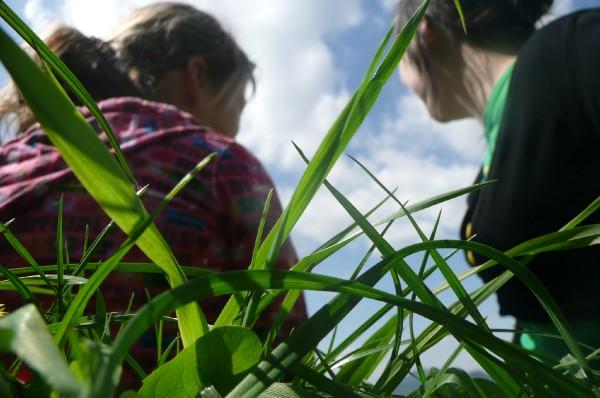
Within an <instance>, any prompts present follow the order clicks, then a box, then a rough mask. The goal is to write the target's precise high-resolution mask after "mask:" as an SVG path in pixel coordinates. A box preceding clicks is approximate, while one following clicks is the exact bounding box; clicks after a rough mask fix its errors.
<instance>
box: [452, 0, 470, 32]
mask: <svg viewBox="0 0 600 398" xmlns="http://www.w3.org/2000/svg"><path fill="white" fill-rule="evenodd" d="M454 6H455V7H456V11H458V16H459V17H460V23H461V25H462V28H463V31H464V32H465V35H466V34H467V21H466V20H465V13H464V12H463V8H462V6H461V5H460V0H454Z"/></svg>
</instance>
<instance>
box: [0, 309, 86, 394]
mask: <svg viewBox="0 0 600 398" xmlns="http://www.w3.org/2000/svg"><path fill="white" fill-rule="evenodd" d="M0 351H3V352H7V351H11V352H13V353H14V354H15V355H17V356H18V357H19V358H21V359H22V360H23V361H24V362H25V363H26V364H27V365H28V366H29V367H30V368H31V369H33V370H35V371H36V372H38V373H39V374H40V375H41V376H42V377H43V378H44V380H45V382H46V383H48V384H49V385H50V386H51V387H52V388H53V389H55V390H56V391H58V392H59V393H61V394H63V395H64V396H67V397H80V396H83V394H84V392H85V389H84V386H83V385H82V384H81V383H79V381H77V379H76V378H75V376H74V375H73V373H71V371H70V370H69V366H68V365H67V361H66V360H65V358H64V356H63V355H62V354H61V353H60V352H59V351H58V348H57V347H56V345H55V343H54V341H53V340H52V336H51V335H50V332H49V331H48V328H47V327H46V323H45V322H44V319H43V318H42V317H41V315H40V313H39V312H38V310H37V309H36V308H35V306H34V305H31V304H28V305H25V306H23V307H21V308H19V309H18V310H16V311H15V312H13V313H11V314H10V315H7V316H6V317H4V318H0Z"/></svg>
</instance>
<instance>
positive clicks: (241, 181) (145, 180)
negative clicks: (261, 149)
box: [0, 97, 306, 328]
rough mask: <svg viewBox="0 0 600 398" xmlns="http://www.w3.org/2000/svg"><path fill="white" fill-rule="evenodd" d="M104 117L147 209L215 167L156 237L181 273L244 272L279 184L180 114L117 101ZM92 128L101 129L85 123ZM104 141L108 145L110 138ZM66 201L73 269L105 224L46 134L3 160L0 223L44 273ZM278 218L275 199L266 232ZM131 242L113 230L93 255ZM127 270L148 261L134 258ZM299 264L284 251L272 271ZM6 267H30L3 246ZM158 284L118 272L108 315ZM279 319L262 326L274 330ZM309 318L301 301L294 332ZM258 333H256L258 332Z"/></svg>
mask: <svg viewBox="0 0 600 398" xmlns="http://www.w3.org/2000/svg"><path fill="white" fill-rule="evenodd" d="M100 109H101V110H102V112H103V113H104V115H105V116H106V118H107V120H108V121H109V123H110V124H111V126H112V127H113V130H114V132H115V134H116V135H117V136H118V138H119V140H120V144H121V148H122V149H123V152H124V153H125V156H126V157H127V160H128V162H129V165H130V167H131V169H132V170H133V172H134V174H135V177H136V179H137V181H138V183H139V185H140V186H144V185H147V184H148V185H149V190H148V191H147V193H145V194H144V196H143V198H142V199H143V201H144V203H145V205H146V207H147V208H148V209H151V208H152V207H153V206H155V205H156V204H157V203H158V202H159V201H160V199H161V198H162V197H163V196H164V194H166V193H167V192H168V191H169V190H170V189H171V188H172V187H173V186H174V185H175V184H176V183H177V182H178V181H179V180H180V179H181V177H183V176H184V175H185V174H186V173H187V172H188V171H190V170H191V169H192V168H193V167H194V166H195V165H196V164H197V163H198V162H199V161H200V160H201V159H203V158H204V157H206V156H207V155H209V154H210V153H213V152H216V153H217V157H216V158H215V159H214V160H213V161H212V162H211V163H209V164H208V166H207V167H206V168H205V169H204V170H202V171H201V172H200V173H199V174H198V175H197V176H196V178H194V180H193V181H192V182H191V183H190V184H189V185H188V186H187V187H186V188H185V189H184V190H183V191H182V192H181V193H180V194H179V195H178V196H177V197H176V198H175V199H174V200H173V201H172V202H171V203H170V204H169V205H168V206H167V207H166V208H165V209H164V210H163V211H162V213H161V214H160V215H159V217H158V218H157V220H156V224H157V225H158V228H159V230H160V231H161V232H162V234H163V235H164V237H165V239H166V241H167V242H168V244H169V245H170V247H171V248H172V250H173V252H174V253H175V256H176V257H177V259H178V261H179V263H180V264H182V265H189V266H201V267H203V268H206V269H209V270H214V271H219V270H235V269H245V268H247V267H248V265H249V263H250V259H251V256H252V249H253V246H254V241H255V237H256V232H257V229H258V224H259V220H260V217H261V214H262V210H263V206H264V201H265V198H266V196H267V194H268V192H269V190H270V189H271V188H273V183H272V181H271V179H270V178H269V176H268V174H267V173H266V171H265V169H264V168H263V166H262V165H261V163H260V162H259V161H258V160H257V159H256V158H255V157H254V156H253V155H252V154H251V153H250V152H248V151H247V150H246V149H245V148H244V147H243V146H241V145H240V144H238V143H236V142H235V141H234V140H233V139H232V138H229V137H227V136H224V135H221V134H219V133H217V132H214V131H211V130H210V129H208V128H205V127H201V126H200V125H198V123H197V122H196V121H195V120H194V119H193V118H192V117H191V116H190V115H188V114H186V113H183V112H181V111H179V110H178V109H177V108H175V107H173V106H170V105H166V104H158V103H152V102H148V101H144V100H141V99H138V98H127V97H126V98H114V99H110V100H107V101H104V102H101V103H100ZM84 115H86V116H87V117H88V120H89V121H90V123H92V125H93V126H95V127H96V129H97V130H98V131H100V129H99V127H98V126H97V123H96V122H95V120H93V118H91V117H89V113H85V112H84ZM100 137H101V138H103V139H104V140H106V137H105V135H104V133H102V132H100ZM61 195H64V215H63V234H64V237H65V239H66V241H67V243H68V252H69V257H70V259H71V262H76V261H79V259H80V258H81V256H82V248H83V240H84V230H85V227H86V225H87V226H89V231H90V234H89V236H90V241H91V239H93V238H94V237H95V236H96V235H97V234H98V233H99V232H100V231H101V229H102V228H103V227H104V226H105V225H106V224H107V223H108V221H109V220H108V217H107V216H106V215H105V214H104V213H103V212H102V210H101V209H100V207H99V206H98V205H97V204H96V203H95V201H94V200H93V199H92V198H91V197H90V196H89V195H88V194H87V193H86V192H85V191H84V190H83V189H82V188H81V186H80V185H79V184H78V182H77V180H76V179H75V177H74V176H73V174H72V173H71V172H70V170H69V168H68V167H67V166H66V164H65V163H64V162H63V161H62V159H61V156H60V154H59V153H58V152H57V150H56V149H55V148H54V147H53V146H52V145H51V143H50V142H49V140H48V138H47V136H46V135H45V133H44V132H43V130H42V129H40V128H35V127H34V128H32V129H30V130H29V131H28V132H27V133H26V134H24V135H22V136H19V137H18V138H17V139H16V140H13V141H11V142H9V143H8V144H6V145H5V146H4V147H2V148H1V150H0V221H2V222H7V221H8V220H10V219H12V218H14V219H15V220H14V222H13V223H12V224H11V225H10V229H11V231H12V232H13V233H14V234H15V235H16V236H17V238H18V239H19V240H20V241H21V243H22V244H23V245H24V246H25V247H26V248H27V249H28V250H29V251H30V252H31V254H32V255H33V257H34V258H35V259H36V260H37V261H38V262H39V263H40V264H56V253H57V251H56V225H57V214H58V213H57V209H58V207H57V206H58V200H59V198H60V196H61ZM280 214H281V204H280V202H279V199H278V197H277V195H276V194H275V195H274V196H273V200H272V202H271V206H270V211H269V213H268V218H267V225H266V228H267V230H268V229H269V228H270V227H271V226H272V225H273V223H274V222H275V220H276V219H277V217H278V216H279V215H280ZM124 239H125V236H124V234H123V233H122V232H121V231H117V230H115V231H114V232H113V233H111V234H110V235H109V236H108V237H107V239H106V240H105V241H104V243H103V245H102V246H101V247H99V249H98V251H97V252H96V255H95V259H103V258H107V257H108V256H110V254H111V253H113V252H114V250H115V249H116V248H117V247H118V245H119V244H120V243H121V242H123V240H124ZM125 260H126V261H149V260H148V259H147V258H146V257H145V256H144V255H143V253H141V252H140V251H139V250H138V249H137V248H136V249H134V250H133V251H132V252H131V253H130V254H129V255H128V256H127V257H126V259H125ZM296 262H297V257H296V253H295V252H294V249H293V247H292V246H291V244H289V243H287V244H286V245H285V246H284V249H283V250H282V252H281V255H280V256H279V259H278V261H277V264H276V267H277V268H284V269H287V268H289V267H290V266H291V265H293V264H295V263H296ZM0 264H1V265H2V266H6V267H17V266H24V265H25V263H24V261H23V260H22V259H21V258H20V257H19V256H18V255H17V254H16V253H15V251H14V250H13V249H12V248H11V247H10V246H9V245H8V243H7V242H6V240H5V239H1V241H0ZM163 280H164V277H163V276H162V275H152V274H141V273H125V272H116V273H113V274H112V275H110V276H109V278H108V279H107V280H106V281H105V283H104V284H103V285H102V287H101V290H102V293H103V295H104V298H105V301H106V303H107V307H108V310H110V311H123V310H125V308H126V306H127V304H128V302H129V299H130V296H131V295H132V294H135V299H134V301H135V303H136V305H138V306H139V305H142V304H143V303H145V302H146V300H147V298H146V297H147V295H146V292H145V290H148V291H149V292H150V294H151V295H155V294H157V293H158V292H160V291H161V290H163V289H165V287H166V285H165V283H164V281H163ZM224 300H225V298H215V299H211V300H207V301H205V302H204V301H203V302H201V303H200V304H201V306H202V308H203V310H204V311H205V312H206V315H207V318H208V320H209V322H211V321H214V319H215V317H216V316H217V315H218V313H219V311H220V309H221V307H222V305H223V303H224ZM0 303H5V304H7V308H8V309H14V308H15V307H18V306H20V305H22V301H20V299H18V297H17V296H15V295H14V294H13V293H7V292H4V293H0ZM273 314H274V311H271V312H270V313H268V314H267V315H266V316H265V317H263V320H262V321H261V323H262V324H265V326H266V323H269V322H270V320H271V319H270V318H271V316H272V315H273ZM305 318H306V312H305V306H304V301H303V300H301V301H300V302H299V303H298V306H297V308H296V310H295V311H294V312H293V314H291V318H290V322H289V324H288V328H289V327H292V326H293V325H295V324H298V323H299V322H301V321H302V320H304V319H305ZM259 327H260V325H259Z"/></svg>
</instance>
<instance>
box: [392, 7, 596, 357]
mask: <svg viewBox="0 0 600 398" xmlns="http://www.w3.org/2000/svg"><path fill="white" fill-rule="evenodd" d="M407 1H409V3H411V4H412V5H414V4H415V3H416V1H413V0H407ZM552 3H553V2H552V0H537V1H526V2H524V1H523V2H521V1H517V2H514V1H513V2H511V1H499V2H493V3H486V2H479V1H476V0H472V1H465V2H462V5H463V7H464V10H465V16H466V20H467V34H466V35H465V33H464V31H463V28H462V26H461V24H460V21H459V19H458V18H456V15H455V12H456V10H455V9H454V8H453V5H452V4H451V3H446V2H443V1H432V4H431V5H430V8H429V9H428V11H427V14H426V18H425V21H424V22H423V24H422V26H421V29H420V30H419V31H418V33H417V35H416V40H415V43H414V44H413V45H412V46H411V49H410V50H409V52H408V57H407V58H406V59H404V60H403V61H402V65H401V72H402V76H403V79H404V80H405V82H407V84H408V85H409V87H411V88H412V89H413V91H415V92H416V93H417V94H418V95H419V96H421V98H423V99H424V101H425V103H426V105H427V107H428V110H429V112H430V114H431V115H432V116H433V117H434V118H436V119H438V120H440V121H448V120H455V119H459V118H464V117H474V118H476V119H479V120H481V121H482V124H483V127H484V135H485V139H486V143H487V149H486V152H485V154H484V157H483V159H482V165H481V169H480V173H479V176H478V177H477V179H476V182H480V181H481V180H490V181H494V183H493V184H490V185H489V186H488V187H486V188H484V189H482V190H480V191H478V192H475V193H473V194H471V195H470V197H469V206H468V211H467V214H466V216H465V218H464V222H463V226H462V228H461V232H462V235H463V238H464V239H473V240H475V241H478V242H481V243H484V244H487V245H490V246H492V247H495V248H498V249H500V250H508V249H510V248H512V247H514V246H516V245H518V244H520V243H522V242H524V241H526V240H528V239H532V238H534V237H537V236H540V235H543V234H548V233H551V232H555V231H558V230H559V229H560V228H562V227H563V226H565V225H566V224H567V223H568V222H569V221H570V220H571V219H573V218H574V217H575V216H577V215H578V214H579V213H580V212H581V211H583V210H584V209H585V208H586V207H587V206H588V205H590V204H591V203H592V201H594V200H595V199H597V198H598V197H599V196H600V179H599V178H598V177H600V157H598V156H597V151H598V148H599V147H600V102H599V101H598V98H600V81H599V80H598V79H597V71H598V70H600V52H598V51H597V47H598V43H600V10H599V9H594V10H588V11H583V12H579V13H575V14H572V15H569V16H567V17H564V18H561V19H559V20H557V21H554V22H552V23H550V24H548V25H547V26H545V27H542V28H541V29H539V30H537V31H536V28H535V27H536V23H537V21H538V20H539V18H541V16H542V15H544V14H545V12H547V11H548V10H549V8H550V6H551V5H552ZM407 11H409V8H407V6H406V2H403V3H400V5H399V15H400V17H401V18H406V17H407V15H408V13H407ZM449 76H450V77H451V78H448V77H449ZM454 76H460V77H461V78H459V79H458V78H452V77H454ZM598 222H600V212H598V211H596V212H594V213H593V214H592V215H591V216H589V217H588V218H587V219H586V220H585V221H584V222H583V223H584V224H590V223H598ZM466 254H467V259H468V261H469V263H470V264H471V265H478V264H482V263H483V262H485V260H486V259H485V258H484V257H483V256H478V255H476V254H475V253H473V252H467V253H466ZM599 264H600V249H599V248H598V247H589V248H583V249H574V250H564V251H555V252H550V253H545V254H538V255H537V256H536V257H535V258H534V259H533V260H532V261H531V262H530V263H529V264H528V265H527V266H528V268H529V269H531V270H532V271H533V272H534V273H535V275H536V276H537V277H538V278H539V279H540V280H541V282H542V283H543V284H544V285H545V287H546V288H547V289H548V290H549V292H550V294H551V295H552V296H553V297H554V298H555V299H556V301H557V302H558V305H559V307H560V309H561V310H562V312H563V313H564V314H565V315H566V316H567V319H568V320H569V322H570V324H571V326H572V327H573V330H574V333H575V336H576V338H578V339H579V340H580V341H582V342H584V343H587V344H589V345H592V346H598V345H600V338H599V337H598V336H600V333H598V331H599V330H600V301H598V300H597V299H596V297H595V296H596V294H595V291H596V289H597V286H598V285H599V284H600V267H599V266H598V265H599ZM503 270H504V268H503V267H500V266H495V267H493V268H490V269H487V270H484V271H482V272H480V273H479V275H480V276H481V277H482V278H483V279H484V281H485V282H487V281H490V280H491V279H493V278H494V277H495V276H497V275H499V274H500V273H501V272H502V271H503ZM498 301H499V304H500V312H501V314H502V315H512V316H514V317H515V318H516V320H517V329H522V328H524V329H526V330H527V331H530V332H531V333H525V334H523V335H520V336H519V335H517V336H516V338H517V341H518V342H519V343H520V344H521V345H522V346H524V347H525V348H527V349H530V350H532V351H535V352H539V353H541V354H542V355H544V356H546V357H549V358H552V359H555V360H558V359H560V358H561V357H562V356H563V355H565V354H566V353H567V352H568V350H567V347H566V346H565V345H564V344H563V343H562V342H561V341H560V340H557V339H551V338H544V337H543V335H544V334H557V331H556V329H555V328H554V326H553V325H552V322H551V321H550V319H549V317H548V315H547V313H546V312H545V310H544V309H543V308H542V306H541V305H540V304H539V302H538V300H537V299H536V298H535V297H534V296H533V294H532V293H531V292H530V291H529V289H528V288H527V287H526V286H525V285H524V284H522V283H521V282H519V281H518V280H517V279H516V278H513V279H511V280H510V281H509V282H508V283H507V284H506V285H504V286H502V287H501V288H500V289H499V290H498Z"/></svg>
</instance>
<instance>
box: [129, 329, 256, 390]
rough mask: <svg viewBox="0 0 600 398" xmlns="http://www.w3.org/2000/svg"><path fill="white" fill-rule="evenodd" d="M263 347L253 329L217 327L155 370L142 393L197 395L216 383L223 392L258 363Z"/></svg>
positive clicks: (147, 379) (216, 387) (145, 382)
mask: <svg viewBox="0 0 600 398" xmlns="http://www.w3.org/2000/svg"><path fill="white" fill-rule="evenodd" d="M261 349H262V346H261V342H260V340H259V339H258V337H257V336H256V334H255V333H254V332H252V331H251V330H250V329H247V328H244V327H240V326H223V327H220V328H215V329H213V330H211V331H210V332H208V333H207V334H205V335H204V336H202V337H200V338H199V339H198V340H196V341H195V342H194V344H192V345H191V346H189V347H187V348H186V349H184V350H183V351H181V352H180V353H179V354H178V355H177V356H176V357H175V358H173V359H172V360H171V361H169V362H167V363H166V364H164V365H162V366H161V367H159V368H158V369H157V370H155V371H154V372H152V373H151V374H150V375H149V376H148V377H147V378H146V379H145V380H144V384H143V386H142V388H141V389H140V391H139V394H140V395H141V396H143V397H157V398H158V397H165V396H176V397H178V398H185V397H190V398H195V397H197V396H198V395H199V394H200V392H201V391H202V390H203V389H204V388H205V387H209V386H213V387H214V388H215V389H216V390H217V391H218V392H219V393H220V394H222V395H224V394H226V393H228V392H229V391H230V390H231V389H232V388H233V387H234V386H235V385H236V384H237V382H239V381H240V380H241V378H242V377H244V376H245V373H246V372H247V371H248V370H249V369H250V368H251V367H253V366H254V365H255V364H257V363H258V361H259V359H260V354H261Z"/></svg>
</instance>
